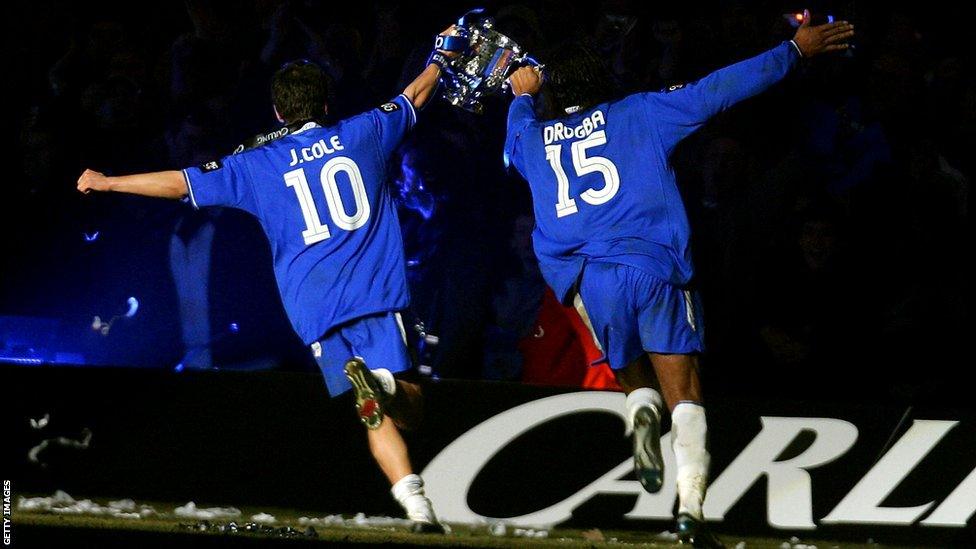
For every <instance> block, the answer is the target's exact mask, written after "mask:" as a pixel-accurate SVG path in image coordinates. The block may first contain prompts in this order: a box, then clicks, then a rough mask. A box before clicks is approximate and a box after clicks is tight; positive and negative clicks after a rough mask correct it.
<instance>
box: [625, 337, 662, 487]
mask: <svg viewBox="0 0 976 549" xmlns="http://www.w3.org/2000/svg"><path fill="white" fill-rule="evenodd" d="M614 374H615V376H616V378H617V383H619V384H620V386H621V387H622V388H623V390H624V392H625V393H627V400H626V401H625V406H626V413H627V416H626V417H627V421H628V426H629V428H630V429H631V430H632V431H633V442H634V471H635V472H636V474H637V479H638V480H639V481H640V483H641V485H642V486H643V487H644V489H645V490H647V491H648V492H651V493H655V492H657V491H659V490H660V489H661V486H663V485H664V458H663V457H662V455H661V414H663V413H664V401H663V400H662V399H661V394H660V393H659V392H658V391H657V389H656V388H655V385H656V382H657V380H656V379H655V377H654V373H653V371H652V369H651V365H650V363H649V362H648V358H647V355H643V354H642V355H641V357H640V358H639V359H637V360H635V361H633V362H631V363H630V364H628V365H627V366H626V367H624V368H621V369H620V370H615V371H614Z"/></svg>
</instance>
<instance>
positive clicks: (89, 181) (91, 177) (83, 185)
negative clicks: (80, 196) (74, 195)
mask: <svg viewBox="0 0 976 549" xmlns="http://www.w3.org/2000/svg"><path fill="white" fill-rule="evenodd" d="M78 190H79V191H81V192H83V193H85V194H88V193H90V192H92V191H107V190H109V182H108V177H106V176H105V174H103V173H101V172H96V171H95V170H85V173H83V174H81V177H79V178H78Z"/></svg>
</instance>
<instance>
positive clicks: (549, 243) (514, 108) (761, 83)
mask: <svg viewBox="0 0 976 549" xmlns="http://www.w3.org/2000/svg"><path fill="white" fill-rule="evenodd" d="M798 59H799V50H798V49H797V48H796V45H795V44H793V43H792V42H791V41H789V42H783V43H782V44H780V45H779V46H777V47H775V48H773V49H771V50H769V51H767V52H764V53H762V54H760V55H758V56H756V57H753V58H751V59H747V60H745V61H742V62H739V63H736V64H734V65H731V66H729V67H726V68H723V69H720V70H718V71H716V72H714V73H711V74H709V75H708V76H706V77H704V78H702V79H701V80H699V81H697V82H694V83H690V84H685V85H678V86H671V87H670V88H668V89H667V90H663V91H661V92H653V93H637V94H633V95H630V96H628V97H625V98H623V99H621V100H619V101H614V102H610V103H603V104H600V105H597V106H595V107H592V108H589V109H587V110H585V111H580V112H577V113H574V114H571V115H568V116H566V117H564V118H561V119H557V120H549V121H540V120H537V119H536V117H535V114H534V112H533V98H532V97H531V96H530V95H527V94H524V95H522V96H520V97H517V98H515V99H514V100H513V101H512V104H511V106H510V108H509V114H508V134H507V137H506V140H505V161H506V163H507V164H509V165H512V166H514V167H515V168H516V169H517V170H518V171H519V172H520V173H521V174H522V176H523V177H524V178H525V179H526V180H527V181H528V183H529V187H530V189H531V192H532V199H533V208H534V211H535V220H536V227H535V230H534V232H533V245H534V247H535V252H536V255H537V256H538V258H539V262H540V266H541V268H542V273H543V275H544V276H545V278H546V281H547V282H548V283H549V285H550V286H552V288H553V290H554V291H555V292H556V294H557V295H558V296H559V298H560V299H561V300H563V301H564V302H566V301H567V300H568V299H569V298H570V293H571V292H572V290H573V288H574V286H575V284H576V282H577V280H578V278H579V275H580V272H581V271H582V269H583V266H584V264H585V263H586V262H587V261H600V262H612V263H619V264H623V265H630V266H633V267H635V268H638V269H642V270H644V271H645V272H647V273H649V274H651V275H653V276H656V277H658V278H660V279H662V280H665V281H667V282H669V283H671V284H674V285H678V286H681V285H684V284H687V283H688V281H689V280H690V279H691V277H692V275H693V274H694V267H693V265H692V260H691V250H690V246H689V236H690V228H689V225H688V217H687V215H686V213H685V209H684V205H683V204H682V202H681V196H680V194H679V193H678V187H677V184H676V182H675V175H674V170H673V169H672V167H671V165H670V164H669V162H668V157H669V155H670V154H671V151H672V150H673V149H674V147H675V146H676V145H677V144H678V142H679V141H681V140H682V139H684V138H685V137H686V136H688V135H689V134H691V133H692V132H694V131H695V130H696V129H698V128H699V127H701V126H702V125H703V124H704V123H705V122H706V121H707V120H708V119H709V118H711V117H712V116H713V115H715V114H717V113H718V112H720V111H722V110H724V109H727V108H729V107H731V106H732V105H733V104H735V103H737V102H738V101H741V100H743V99H746V98H749V97H751V96H753V95H756V94H758V93H760V92H761V91H763V90H765V89H766V88H768V87H769V86H771V85H773V84H774V83H776V82H778V81H780V80H781V79H782V78H783V77H784V76H786V74H787V73H788V72H789V70H790V68H791V67H792V66H793V65H794V64H795V63H796V62H797V60H798Z"/></svg>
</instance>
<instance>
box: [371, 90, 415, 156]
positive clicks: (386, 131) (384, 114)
mask: <svg viewBox="0 0 976 549" xmlns="http://www.w3.org/2000/svg"><path fill="white" fill-rule="evenodd" d="M366 117H367V118H369V119H370V121H371V122H372V123H373V128H374V129H375V130H376V134H377V137H378V138H379V143H380V149H381V150H382V152H383V154H384V156H389V155H391V154H393V151H395V150H396V148H397V147H399V146H400V142H401V141H403V138H404V136H406V135H407V132H408V131H410V129H411V128H413V127H414V125H415V124H416V123H417V111H416V109H414V108H413V103H411V102H410V100H409V99H407V96H405V95H403V94H400V95H398V96H396V97H395V98H394V99H393V100H392V101H390V102H389V103H383V104H382V105H380V106H379V107H377V108H375V109H373V110H371V111H369V112H367V113H366Z"/></svg>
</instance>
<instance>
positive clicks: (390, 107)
mask: <svg viewBox="0 0 976 549" xmlns="http://www.w3.org/2000/svg"><path fill="white" fill-rule="evenodd" d="M380 110H381V111H383V112H385V113H386V114H390V113H393V112H396V111H398V110H400V105H397V104H396V103H393V102H392V101H391V102H390V103H383V104H382V105H380Z"/></svg>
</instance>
